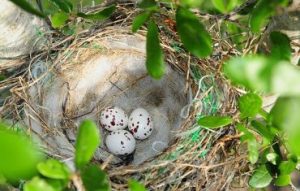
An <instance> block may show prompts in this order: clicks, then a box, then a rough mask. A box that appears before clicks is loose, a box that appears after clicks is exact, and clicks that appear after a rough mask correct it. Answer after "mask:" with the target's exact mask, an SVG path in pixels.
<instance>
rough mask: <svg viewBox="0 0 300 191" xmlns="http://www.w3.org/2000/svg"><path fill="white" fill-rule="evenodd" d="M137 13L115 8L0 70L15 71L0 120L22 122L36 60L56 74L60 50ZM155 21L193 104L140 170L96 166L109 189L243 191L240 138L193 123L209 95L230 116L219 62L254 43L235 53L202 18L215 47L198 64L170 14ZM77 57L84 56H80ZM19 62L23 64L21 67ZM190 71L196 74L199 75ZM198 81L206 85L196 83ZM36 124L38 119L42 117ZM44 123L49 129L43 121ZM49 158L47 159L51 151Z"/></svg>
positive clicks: (229, 95) (251, 44) (233, 93)
mask: <svg viewBox="0 0 300 191" xmlns="http://www.w3.org/2000/svg"><path fill="white" fill-rule="evenodd" d="M136 14H137V12H136V9H134V8H133V6H132V4H120V5H118V10H117V11H116V13H115V15H113V21H112V22H106V23H102V24H101V25H100V26H97V27H95V28H93V29H91V30H83V31H82V32H80V34H78V35H73V36H69V37H65V38H62V37H58V39H56V40H55V41H54V42H53V43H52V44H50V43H49V44H50V46H49V47H45V49H44V50H43V51H41V52H38V53H34V54H32V55H31V56H30V57H26V58H22V59H20V60H18V61H13V62H12V63H17V64H16V65H13V64H12V65H7V66H4V67H3V66H2V67H3V68H2V69H3V70H6V71H7V70H8V69H12V68H14V71H18V72H17V75H14V76H11V77H9V78H8V79H6V80H4V81H2V82H1V83H0V90H3V89H5V88H9V89H10V92H11V96H9V97H8V98H7V99H6V101H5V103H4V104H3V106H2V107H1V108H0V110H1V114H0V117H1V118H2V119H9V120H12V121H13V122H18V121H22V119H23V115H24V114H22V111H23V108H24V106H26V107H29V108H33V106H31V105H30V101H28V97H27V90H28V88H30V87H31V86H33V85H34V84H35V83H37V82H38V81H40V80H42V79H43V78H44V77H45V75H41V76H40V77H39V78H38V79H34V80H33V79H30V78H28V74H29V73H30V66H31V64H32V63H35V62H37V61H38V60H44V61H48V60H51V61H52V63H53V64H52V65H51V67H50V68H49V71H48V72H51V71H54V70H55V71H56V72H59V70H58V69H62V68H64V67H67V65H64V63H65V61H66V60H65V59H66V58H67V57H66V56H65V55H64V54H61V52H66V51H72V50H76V49H78V48H80V47H81V46H82V43H85V42H91V41H93V38H95V37H97V36H99V35H109V36H110V35H113V34H114V31H111V30H110V26H115V25H117V26H122V27H124V28H127V27H130V24H131V23H132V19H133V18H134V15H136ZM156 19H157V22H158V23H157V24H158V25H159V26H160V32H161V33H160V39H161V44H162V47H163V49H164V52H165V60H166V62H167V63H168V64H169V65H171V67H173V68H175V69H176V70H178V71H181V72H183V73H184V74H185V75H186V87H189V86H190V87H192V93H193V96H194V97H193V100H194V101H193V104H192V105H190V112H189V115H188V116H187V118H186V120H185V122H184V123H183V124H182V127H181V129H180V132H178V133H177V138H176V140H174V141H173V144H172V145H171V146H170V147H169V148H168V149H167V150H165V151H164V152H163V153H162V154H160V155H159V156H158V157H156V158H155V159H153V160H150V161H147V162H145V163H144V164H142V165H139V166H130V165H129V166H121V167H115V166H113V165H111V164H110V161H109V159H108V160H107V161H104V162H103V163H101V164H99V165H101V166H102V168H103V169H105V170H107V172H108V174H109V176H110V179H111V181H112V188H113V189H114V190H125V189H126V188H127V181H128V178H135V179H137V180H139V181H141V182H143V183H144V184H145V185H146V186H147V187H148V188H149V189H150V190H241V189H243V188H244V189H245V187H247V178H248V171H249V169H248V162H247V158H246V157H247V155H246V153H245V149H243V148H240V147H241V146H240V145H239V141H238V140H239V135H238V134H237V133H236V132H235V130H234V128H233V127H227V128H223V129H220V130H216V131H215V130H209V129H203V128H200V127H199V126H197V125H196V119H197V117H199V114H200V113H201V115H205V114H211V113H214V112H212V109H211V108H209V107H210V106H207V105H205V104H206V103H205V102H206V100H207V99H208V97H209V96H214V97H213V98H212V99H213V100H214V101H215V102H216V103H215V105H214V106H215V107H216V108H214V109H215V111H217V113H218V114H220V115H234V114H235V113H236V97H237V95H238V94H239V91H240V90H238V89H235V88H232V87H231V86H230V85H229V84H228V82H227V81H226V80H225V79H224V77H223V76H222V73H221V68H222V63H223V61H224V60H226V59H227V58H228V57H229V56H231V55H237V54H243V53H245V52H249V51H250V50H252V49H255V44H256V42H257V39H254V38H252V37H249V39H248V43H247V46H246V47H247V48H246V49H244V51H243V52H239V51H238V50H236V49H235V47H234V46H232V45H231V43H230V42H228V41H226V40H224V39H222V38H221V37H220V36H219V30H220V27H219V22H217V21H216V20H215V18H210V17H205V19H206V21H205V22H206V23H207V24H209V26H211V27H210V28H209V31H210V32H211V34H212V36H213V39H214V44H216V45H217V46H216V47H215V52H214V54H213V56H211V57H210V58H207V59H201V60H200V59H197V58H195V57H193V56H191V55H190V54H189V53H187V52H186V51H184V50H183V49H182V45H181V44H180V43H179V39H178V36H177V35H176V32H175V31H174V30H175V28H174V26H173V25H172V21H173V19H174V12H173V11H170V10H165V12H164V14H163V16H162V17H160V18H158V17H157V18H156ZM124 31H128V30H124ZM118 32H120V31H118ZM145 34H146V31H145V28H142V30H140V31H139V33H138V34H137V35H141V36H145ZM61 50H63V51H61ZM88 56H91V55H88ZM81 59H83V60H84V59H85V58H84V57H81ZM20 63H24V64H23V65H22V66H20ZM15 67H16V68H17V69H15ZM195 71H196V72H198V73H199V76H197V75H196V73H195ZM204 76H206V77H204ZM207 76H211V77H207ZM203 77H204V78H203ZM201 78H203V79H201ZM202 80H203V82H204V83H203V84H205V87H203V85H202V84H199V81H200V82H202ZM187 89H188V88H186V91H187ZM211 107H213V106H212V105H211ZM33 111H34V110H33ZM37 120H40V121H43V120H42V118H41V119H37ZM44 125H45V128H48V129H49V127H47V123H46V122H45V123H44ZM28 131H30V129H28ZM49 131H51V129H49ZM48 152H49V151H48ZM49 155H50V156H52V154H51V152H49ZM54 157H56V156H54Z"/></svg>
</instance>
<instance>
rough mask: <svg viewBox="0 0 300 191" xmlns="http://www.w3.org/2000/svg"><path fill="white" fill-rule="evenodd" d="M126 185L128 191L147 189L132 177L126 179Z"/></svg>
mask: <svg viewBox="0 0 300 191" xmlns="http://www.w3.org/2000/svg"><path fill="white" fill-rule="evenodd" d="M128 187H129V191H147V189H146V188H145V186H144V185H142V184H141V183H139V182H138V181H136V180H133V179H131V180H129V181H128Z"/></svg>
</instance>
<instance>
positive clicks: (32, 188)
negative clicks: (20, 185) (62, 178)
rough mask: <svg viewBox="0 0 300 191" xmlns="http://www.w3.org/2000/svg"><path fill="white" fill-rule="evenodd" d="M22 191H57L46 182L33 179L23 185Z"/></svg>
mask: <svg viewBox="0 0 300 191" xmlns="http://www.w3.org/2000/svg"><path fill="white" fill-rule="evenodd" d="M24 191H57V190H56V189H55V188H53V187H52V186H51V185H50V184H48V183H47V182H46V180H44V179H42V178H39V177H34V178H33V179H32V180H31V181H29V182H26V184H25V185H24Z"/></svg>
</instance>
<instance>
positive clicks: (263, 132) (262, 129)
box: [251, 120, 275, 143]
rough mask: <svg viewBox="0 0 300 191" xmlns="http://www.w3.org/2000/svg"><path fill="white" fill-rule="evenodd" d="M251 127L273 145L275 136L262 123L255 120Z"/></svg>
mask: <svg viewBox="0 0 300 191" xmlns="http://www.w3.org/2000/svg"><path fill="white" fill-rule="evenodd" d="M251 126H252V127H254V130H256V131H257V132H258V133H259V134H260V135H261V136H262V137H263V138H266V139H267V140H268V142H269V143H271V142H272V141H273V139H274V136H275V135H274V134H273V133H272V132H271V131H270V129H269V128H268V127H267V126H266V125H263V124H261V123H260V122H258V121H256V120H253V121H251Z"/></svg>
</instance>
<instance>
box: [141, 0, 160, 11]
mask: <svg viewBox="0 0 300 191" xmlns="http://www.w3.org/2000/svg"><path fill="white" fill-rule="evenodd" d="M138 6H139V7H140V8H142V9H148V10H155V9H156V7H157V3H156V2H155V0H142V1H141V2H140V3H139V4H138Z"/></svg>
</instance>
